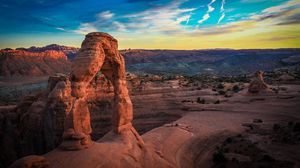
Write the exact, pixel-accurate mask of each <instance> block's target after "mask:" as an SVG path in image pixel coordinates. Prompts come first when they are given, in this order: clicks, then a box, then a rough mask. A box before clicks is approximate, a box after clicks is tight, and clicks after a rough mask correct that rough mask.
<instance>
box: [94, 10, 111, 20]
mask: <svg viewBox="0 0 300 168" xmlns="http://www.w3.org/2000/svg"><path fill="white" fill-rule="evenodd" d="M114 15H115V14H114V13H112V12H111V11H104V12H100V13H98V14H97V15H96V16H97V17H98V18H99V19H111V18H112V17H113V16H114Z"/></svg>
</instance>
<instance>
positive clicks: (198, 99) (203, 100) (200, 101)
mask: <svg viewBox="0 0 300 168" xmlns="http://www.w3.org/2000/svg"><path fill="white" fill-rule="evenodd" d="M197 103H199V104H205V99H202V98H201V97H198V98H197Z"/></svg>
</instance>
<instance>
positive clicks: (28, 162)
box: [10, 155, 50, 168]
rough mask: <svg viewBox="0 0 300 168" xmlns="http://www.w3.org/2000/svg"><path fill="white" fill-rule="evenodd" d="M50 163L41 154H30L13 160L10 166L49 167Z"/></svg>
mask: <svg viewBox="0 0 300 168" xmlns="http://www.w3.org/2000/svg"><path fill="white" fill-rule="evenodd" d="M49 167H50V164H49V162H48V161H47V159H46V158H44V157H42V156H36V155H30V156H26V157H23V158H22V159H19V160H17V161H16V162H14V163H13V164H12V165H11V166H10V168H49Z"/></svg>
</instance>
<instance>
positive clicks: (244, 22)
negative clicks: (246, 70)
mask: <svg viewBox="0 0 300 168" xmlns="http://www.w3.org/2000/svg"><path fill="white" fill-rule="evenodd" d="M0 14H1V15H0V25H1V27H0V48H17V47H30V46H45V45H48V44H53V43H55V44H60V45H66V46H74V47H80V44H81V41H82V40H83V39H84V35H85V34H87V33H89V32H95V31H101V32H107V33H109V34H111V35H112V36H114V37H115V38H116V39H118V41H119V48H120V49H126V48H139V49H212V48H232V49H251V48H299V47H300V1H298V0H273V1H270V0H153V1H151V2H150V1H146V0H112V1H109V2H107V1H105V2H103V1H97V0H75V1H70V0H52V1H48V0H42V1H35V0H12V1H9V2H3V1H1V2H0Z"/></svg>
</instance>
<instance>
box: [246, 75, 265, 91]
mask: <svg viewBox="0 0 300 168" xmlns="http://www.w3.org/2000/svg"><path fill="white" fill-rule="evenodd" d="M263 75H264V72H263V71H257V72H256V73H255V77H254V78H253V79H252V81H251V82H250V84H249V88H248V92H249V93H259V92H261V91H265V90H267V89H268V85H267V84H266V83H265V82H264V78H263Z"/></svg>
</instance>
